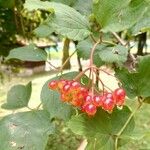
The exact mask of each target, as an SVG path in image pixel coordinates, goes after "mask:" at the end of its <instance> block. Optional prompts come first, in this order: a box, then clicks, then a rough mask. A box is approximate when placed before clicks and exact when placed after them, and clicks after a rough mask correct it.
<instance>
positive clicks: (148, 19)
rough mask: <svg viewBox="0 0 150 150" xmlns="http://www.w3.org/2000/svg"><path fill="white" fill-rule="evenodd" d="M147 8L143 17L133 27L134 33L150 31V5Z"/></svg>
mask: <svg viewBox="0 0 150 150" xmlns="http://www.w3.org/2000/svg"><path fill="white" fill-rule="evenodd" d="M146 10H147V11H145V13H144V15H143V16H142V18H141V19H140V20H139V21H138V22H137V23H136V24H135V25H134V26H133V27H132V28H131V31H132V34H137V33H139V32H146V31H150V13H149V12H150V5H148V8H147V7H146Z"/></svg>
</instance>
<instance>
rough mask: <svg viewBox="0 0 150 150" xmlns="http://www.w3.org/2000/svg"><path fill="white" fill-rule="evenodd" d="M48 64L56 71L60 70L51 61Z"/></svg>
mask: <svg viewBox="0 0 150 150" xmlns="http://www.w3.org/2000/svg"><path fill="white" fill-rule="evenodd" d="M46 62H47V63H48V64H49V65H50V66H51V67H53V68H54V69H56V70H57V69H58V68H57V67H55V66H54V65H53V64H52V63H51V62H50V61H48V60H47V61H46Z"/></svg>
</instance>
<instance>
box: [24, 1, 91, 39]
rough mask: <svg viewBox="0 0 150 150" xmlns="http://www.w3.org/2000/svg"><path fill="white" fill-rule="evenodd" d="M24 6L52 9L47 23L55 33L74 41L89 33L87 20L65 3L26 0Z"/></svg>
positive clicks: (30, 8)
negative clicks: (52, 12) (52, 11)
mask: <svg viewBox="0 0 150 150" xmlns="http://www.w3.org/2000/svg"><path fill="white" fill-rule="evenodd" d="M24 6H25V8H27V9H29V10H34V9H42V10H49V9H54V14H53V15H51V16H50V19H48V21H47V24H48V26H49V27H50V28H51V29H53V30H54V31H55V32H56V33H58V34H61V35H63V36H65V37H68V38H69V39H72V40H75V41H76V40H83V39H85V38H86V37H87V36H88V35H89V34H90V30H89V23H88V20H87V19H86V18H85V17H84V16H82V15H81V14H80V13H79V12H77V11H76V10H75V9H73V8H71V7H69V6H67V5H64V4H61V3H55V2H42V1H39V0H27V1H26V3H25V5H24ZM51 29H50V30H51Z"/></svg>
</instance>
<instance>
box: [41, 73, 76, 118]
mask: <svg viewBox="0 0 150 150" xmlns="http://www.w3.org/2000/svg"><path fill="white" fill-rule="evenodd" d="M77 74H78V72H70V73H66V74H63V75H62V76H61V78H62V79H73V78H74V77H75V76H76V75H77ZM59 79H60V76H59V77H54V78H52V79H50V80H48V81H47V82H46V83H45V84H44V86H43V88H42V91H41V101H42V104H43V107H44V109H45V110H47V111H48V112H49V113H50V116H51V118H59V119H63V120H68V119H70V117H71V115H72V114H73V112H74V111H73V106H71V105H68V104H66V103H63V102H62V101H61V99H60V94H59V92H58V91H53V90H50V89H49V88H48V83H49V82H50V81H52V80H59Z"/></svg>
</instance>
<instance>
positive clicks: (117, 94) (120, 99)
mask: <svg viewBox="0 0 150 150" xmlns="http://www.w3.org/2000/svg"><path fill="white" fill-rule="evenodd" d="M125 96H126V92H125V90H124V89H122V88H118V89H116V90H115V91H114V92H113V97H114V99H115V101H116V105H119V106H120V105H123V104H124V101H125Z"/></svg>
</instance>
